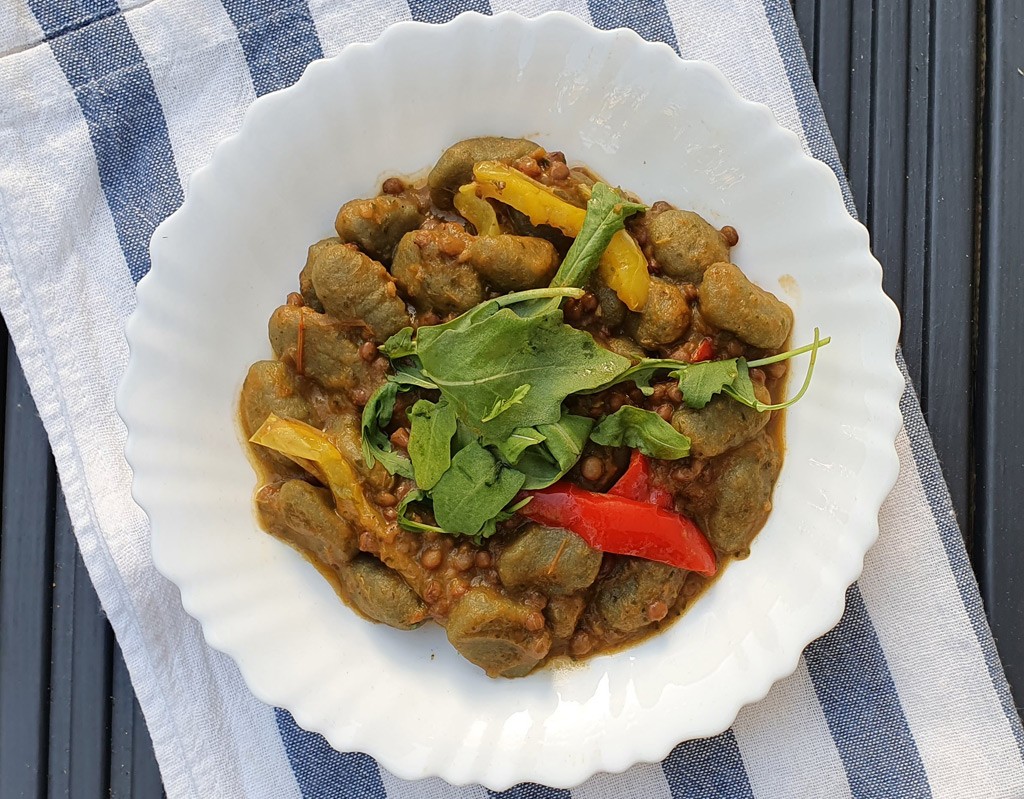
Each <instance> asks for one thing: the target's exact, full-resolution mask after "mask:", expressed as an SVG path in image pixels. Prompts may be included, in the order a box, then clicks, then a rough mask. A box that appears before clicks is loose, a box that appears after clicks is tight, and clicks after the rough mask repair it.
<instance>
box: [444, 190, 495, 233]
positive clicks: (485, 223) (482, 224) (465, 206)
mask: <svg viewBox="0 0 1024 799" xmlns="http://www.w3.org/2000/svg"><path fill="white" fill-rule="evenodd" d="M455 210H456V211H458V212H459V213H460V214H462V217H463V219H465V220H466V221H467V222H469V223H470V224H471V225H472V226H473V227H475V228H476V234H477V235H478V236H499V235H501V228H500V227H499V226H498V217H497V215H496V214H495V213H494V209H493V208H492V207H491V204H490V203H489V202H487V200H485V199H483V198H482V197H480V196H478V195H477V193H476V186H475V185H474V184H472V183H467V184H466V185H465V186H463V187H462V188H460V189H459V190H458V191H457V192H455Z"/></svg>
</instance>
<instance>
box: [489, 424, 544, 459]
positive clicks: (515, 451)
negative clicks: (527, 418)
mask: <svg viewBox="0 0 1024 799" xmlns="http://www.w3.org/2000/svg"><path fill="white" fill-rule="evenodd" d="M542 441H544V434H543V433H540V432H539V431H537V430H536V429H534V428H532V427H517V428H516V429H515V430H513V431H512V432H511V433H509V436H508V438H506V439H505V440H504V441H502V442H501V443H499V444H498V445H497V447H496V449H497V450H498V452H499V453H500V454H501V457H502V458H504V459H505V461H506V462H507V463H515V462H516V461H517V460H519V456H520V455H522V454H523V450H525V449H526V448H527V447H532V446H534V445H535V444H540V443H541V442H542Z"/></svg>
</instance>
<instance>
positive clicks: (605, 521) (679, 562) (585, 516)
mask: <svg viewBox="0 0 1024 799" xmlns="http://www.w3.org/2000/svg"><path fill="white" fill-rule="evenodd" d="M528 493H529V495H530V496H532V497H533V499H532V500H531V501H530V502H529V503H528V504H527V505H525V506H524V507H523V508H522V509H521V510H520V511H519V513H520V514H521V515H522V516H525V517H526V518H528V519H532V520H533V521H535V522H540V523H541V524H545V525H547V526H549V527H562V528H564V529H566V530H571V531H572V532H574V533H576V535H578V536H579V537H580V538H582V539H583V540H584V541H586V542H587V543H588V544H589V545H590V546H592V547H593V548H594V549H600V550H601V551H602V552H611V553H613V554H616V555H633V556H635V557H638V558H645V559H647V560H656V561H659V562H661V563H667V564H669V565H670V566H676V567H677V568H680V569H688V570H689V571H695V572H698V573H700V574H703V575H705V576H707V577H710V576H711V575H713V574H714V573H715V572H716V571H717V569H718V564H717V562H716V561H715V552H714V550H713V549H712V548H711V544H709V543H708V540H707V538H705V537H704V533H702V532H701V531H700V528H699V527H697V525H696V524H694V523H693V522H692V521H690V520H689V519H687V518H686V517H685V516H680V515H679V514H678V513H673V512H672V511H668V510H665V509H664V508H659V507H656V506H655V505H651V504H649V503H647V502H637V501H636V500H632V499H626V498H625V497H618V496H615V495H613V494H596V493H594V492H593V491H587V490H585V489H583V488H580V487H579V486H577V485H574V484H572V483H567V482H559V483H555V484H554V485H553V486H551V487H550V488H545V489H542V490H540V491H530V492H528Z"/></svg>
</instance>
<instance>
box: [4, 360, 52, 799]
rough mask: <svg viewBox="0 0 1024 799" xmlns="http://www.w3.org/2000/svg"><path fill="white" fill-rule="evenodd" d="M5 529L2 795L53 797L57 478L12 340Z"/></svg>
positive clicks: (8, 394)
mask: <svg viewBox="0 0 1024 799" xmlns="http://www.w3.org/2000/svg"><path fill="white" fill-rule="evenodd" d="M7 347H8V351H9V352H10V353H11V356H10V357H9V359H8V362H7V385H6V388H7V391H6V409H5V416H4V424H5V428H6V436H5V439H4V458H3V461H4V470H3V513H2V517H0V528H2V530H3V535H2V539H0V638H2V643H0V795H2V796H5V797H7V796H11V797H26V798H31V797H43V796H45V795H46V763H47V732H48V730H47V722H48V718H47V717H48V701H47V699H48V696H47V694H48V688H49V685H48V677H49V671H50V670H49V662H50V592H51V577H52V566H53V551H52V543H53V529H52V523H53V522H52V520H53V503H54V487H55V480H54V475H53V467H52V461H51V458H50V451H49V447H48V446H47V443H46V435H45V433H44V432H43V427H42V423H41V422H40V420H39V417H38V416H37V415H36V410H35V405H34V403H33V402H32V397H31V396H30V395H29V391H28V386H27V385H26V383H25V378H24V376H23V375H22V373H21V369H20V367H19V365H18V363H17V360H16V358H15V357H13V345H12V344H10V342H9V340H8V344H7Z"/></svg>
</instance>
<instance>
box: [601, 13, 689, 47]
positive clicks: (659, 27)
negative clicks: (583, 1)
mask: <svg viewBox="0 0 1024 799" xmlns="http://www.w3.org/2000/svg"><path fill="white" fill-rule="evenodd" d="M587 6H588V7H589V8H590V18H591V19H592V20H593V21H594V25H595V26H597V27H598V28H602V29H603V30H610V29H612V28H632V29H633V30H635V31H636V32H637V33H639V34H640V35H641V36H643V37H644V38H645V39H647V40H648V41H650V42H664V43H665V44H667V45H668V46H669V47H671V48H672V49H673V50H675V51H676V52H677V53H678V52H679V43H678V42H677V41H676V31H675V28H673V27H672V17H670V16H669V13H668V9H667V8H665V0H587Z"/></svg>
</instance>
